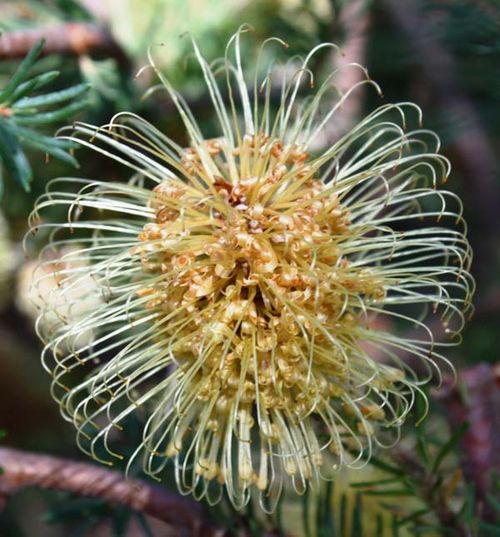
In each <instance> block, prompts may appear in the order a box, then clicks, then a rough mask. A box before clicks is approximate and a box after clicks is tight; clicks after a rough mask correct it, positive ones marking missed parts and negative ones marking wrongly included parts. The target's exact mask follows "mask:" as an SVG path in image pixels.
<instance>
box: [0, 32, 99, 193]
mask: <svg viewBox="0 0 500 537" xmlns="http://www.w3.org/2000/svg"><path fill="white" fill-rule="evenodd" d="M43 44H44V43H43V40H41V41H39V42H38V43H37V44H36V45H34V46H33V48H32V49H31V50H30V52H29V53H28V54H27V56H26V57H25V58H24V60H23V61H22V62H21V63H20V65H19V66H18V68H17V70H16V71H15V72H14V74H13V75H12V77H11V78H10V80H9V82H8V83H7V84H6V85H5V86H4V88H3V89H1V90H0V164H1V165H2V166H1V167H0V194H1V192H2V189H3V183H2V182H1V179H2V177H1V169H2V167H3V169H5V170H7V172H8V173H9V174H10V176H11V177H12V178H13V179H14V180H15V181H16V182H17V183H18V184H19V185H21V186H22V187H23V188H24V190H25V191H29V189H30V183H31V181H32V179H33V172H32V169H31V165H30V163H29V160H28V157H27V156H26V153H25V151H26V150H34V151H41V152H43V153H46V154H47V155H50V156H52V157H54V158H56V159H58V160H61V161H64V162H66V163H68V164H71V165H72V166H75V167H76V166H78V163H77V161H76V159H75V158H74V157H73V156H72V155H71V154H70V153H69V150H70V149H71V143H70V142H68V141H67V140H61V139H57V138H53V137H51V136H47V135H44V134H42V133H40V132H39V129H40V128H43V127H49V126H50V127H52V126H54V125H57V124H60V123H61V122H67V121H68V120H69V119H70V118H71V117H72V116H73V115H74V114H76V113H77V112H79V111H81V110H83V109H84V108H85V106H86V105H87V102H86V100H85V94H86V93H87V90H88V88H89V85H88V84H78V85H75V86H72V87H69V88H66V89H63V90H59V91H51V92H49V93H43V94H38V90H40V89H42V88H44V87H45V86H47V85H48V84H49V83H50V82H52V81H53V80H54V79H55V78H57V76H58V75H59V73H58V72H57V71H49V72H45V73H41V74H38V75H35V76H30V72H31V70H32V69H33V67H34V66H35V63H36V60H37V58H38V56H39V55H40V52H41V50H42V48H43Z"/></svg>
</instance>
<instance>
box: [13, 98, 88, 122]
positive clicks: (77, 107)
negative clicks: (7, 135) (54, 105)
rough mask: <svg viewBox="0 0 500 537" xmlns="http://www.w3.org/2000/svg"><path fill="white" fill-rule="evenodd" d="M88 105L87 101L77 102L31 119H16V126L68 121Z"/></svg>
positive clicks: (30, 117)
mask: <svg viewBox="0 0 500 537" xmlns="http://www.w3.org/2000/svg"><path fill="white" fill-rule="evenodd" d="M87 104H88V103H87V102H86V101H77V102H75V103H71V104H69V105H68V106H64V107H63V108H60V109H59V110H54V111H53V112H43V113H40V114H35V115H32V116H29V117H16V118H15V121H16V124H18V125H22V126H31V125H48V124H50V123H55V122H56V121H61V120H63V119H67V118H68V117H69V116H72V115H73V114H76V113H77V112H80V111H81V110H83V109H84V108H85V107H86V106H87Z"/></svg>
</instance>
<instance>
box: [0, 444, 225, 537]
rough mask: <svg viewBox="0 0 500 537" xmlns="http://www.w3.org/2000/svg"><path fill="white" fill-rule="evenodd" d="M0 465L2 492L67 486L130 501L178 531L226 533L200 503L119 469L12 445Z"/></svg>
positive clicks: (1, 453)
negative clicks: (211, 521) (208, 518)
mask: <svg viewBox="0 0 500 537" xmlns="http://www.w3.org/2000/svg"><path fill="white" fill-rule="evenodd" d="M0 467H1V468H2V470H3V473H2V474H1V475H0V495H3V496H10V495H11V494H13V493H15V492H16V491H17V490H18V489H21V488H23V487H32V486H35V487H41V488H45V489H56V490H63V491H67V492H73V493H76V494H81V495H84V496H90V497H95V498H102V499H103V500H106V501H109V502H112V503H117V504H121V505H125V506H127V507H129V508H130V509H133V510H135V511H140V512H142V513H144V514H146V515H150V516H152V517H154V518H156V519H158V520H162V521H163V522H166V523H168V524H170V525H171V526H173V527H175V528H176V530H177V532H178V533H176V535H189V536H196V535H200V536H201V535H203V536H207V537H208V536H212V537H215V536H220V537H222V536H223V535H224V534H225V532H224V530H221V529H220V528H215V527H213V526H211V525H210V524H209V523H207V521H206V520H205V519H204V515H203V512H202V507H201V504H199V503H197V502H195V501H193V500H189V499H187V498H183V497H181V496H179V495H177V494H175V493H173V492H170V491H168V490H166V489H165V488H163V487H160V486H157V485H152V484H149V483H146V482H144V481H140V480H132V479H125V478H124V477H123V476H122V475H121V474H120V473H119V472H114V471H111V470H107V469H104V468H99V467H97V466H94V465H92V464H88V463H80V462H76V461H68V460H65V459H61V458H57V457H51V456H48V455H39V454H35V453H28V452H25V451H20V450H17V449H11V448H0Z"/></svg>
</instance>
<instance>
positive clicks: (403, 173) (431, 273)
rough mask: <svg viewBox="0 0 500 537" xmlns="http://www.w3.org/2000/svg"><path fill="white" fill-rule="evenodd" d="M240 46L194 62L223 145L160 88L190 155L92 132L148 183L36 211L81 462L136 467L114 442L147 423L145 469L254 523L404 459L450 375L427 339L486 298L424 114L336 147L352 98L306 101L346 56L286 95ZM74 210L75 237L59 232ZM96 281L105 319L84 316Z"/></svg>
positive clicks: (65, 193) (50, 361)
mask: <svg viewBox="0 0 500 537" xmlns="http://www.w3.org/2000/svg"><path fill="white" fill-rule="evenodd" d="M241 33H242V31H240V32H238V33H237V34H235V36H234V37H233V38H232V39H231V40H230V42H229V44H228V46H227V50H226V55H225V57H224V59H223V60H222V61H219V62H215V63H214V64H212V65H209V64H208V63H207V62H206V61H205V59H204V58H203V57H202V55H201V53H200V51H199V50H198V48H197V46H196V43H194V45H193V46H194V52H195V55H196V57H197V59H198V62H199V65H200V68H201V70H202V72H203V75H204V77H205V80H206V84H207V89H208V92H209V94H210V97H211V100H212V103H213V108H214V111H215V115H216V117H217V120H218V123H219V126H220V133H219V134H218V135H217V136H215V137H210V138H206V137H204V135H203V134H202V132H201V130H200V127H199V126H198V124H197V122H196V120H195V118H194V117H193V114H192V113H191V111H190V110H189V107H188V106H187V105H186V103H185V101H184V100H183V99H182V97H181V96H180V95H179V94H178V93H177V92H176V91H175V89H174V88H173V87H172V86H171V84H170V83H169V81H168V79H166V78H165V77H164V76H163V74H162V73H160V72H158V73H157V74H158V76H159V77H160V79H161V82H162V84H163V87H164V88H165V89H166V91H167V92H168V94H169V95H170V97H171V99H172V101H173V102H174V104H175V106H176V107H177V110H178V112H179V114H180V117H181V119H182V121H183V123H184V125H185V127H186V130H187V133H188V135H189V139H190V145H189V147H182V146H180V145H178V144H177V143H176V142H174V141H173V140H171V139H169V138H167V137H166V136H165V135H164V134H162V133H161V132H159V131H158V130H157V129H155V127H153V126H152V125H151V124H149V123H147V122H146V121H144V120H143V119H141V118H140V117H137V116H135V115H133V114H128V113H123V114H119V115H118V116H116V117H115V118H114V119H113V120H112V122H111V123H110V124H108V125H105V126H103V127H100V128H96V127H93V126H91V125H87V124H82V123H80V124H77V125H76V126H75V127H74V132H72V134H71V135H68V136H69V137H70V138H71V139H73V140H76V141H78V142H79V143H80V144H82V145H84V146H88V147H91V148H93V149H95V150H96V151H99V152H101V153H102V154H104V155H106V156H107V157H110V158H114V159H115V160H117V161H119V162H121V163H122V164H124V165H126V166H128V167H129V168H131V169H132V170H133V171H134V176H133V178H132V179H131V181H130V182H129V183H128V184H122V183H115V182H107V181H98V180H83V179H57V180H55V181H53V182H52V184H51V185H50V187H49V189H48V192H47V194H46V195H44V196H42V197H41V198H40V199H39V201H38V203H37V206H36V208H35V211H34V213H33V227H34V228H47V229H50V230H51V231H52V233H51V240H50V243H49V245H48V246H47V247H46V248H45V250H44V251H43V252H42V254H41V264H42V266H43V267H44V268H45V270H43V271H40V272H39V274H41V275H40V276H39V278H38V281H37V282H35V285H34V289H35V290H36V289H37V288H39V287H43V288H44V293H43V296H42V297H41V299H42V301H43V307H42V311H41V314H40V317H39V322H38V329H39V333H40V336H41V338H42V339H43V341H44V342H45V343H46V347H45V349H44V352H43V362H44V364H45V367H46V368H47V370H48V371H49V372H50V374H51V375H52V378H53V394H54V397H55V398H56V399H57V401H58V402H59V403H60V405H61V409H62V413H63V415H64V416H65V417H66V418H67V419H68V420H70V421H72V422H73V423H74V425H75V427H76V428H77V431H78V443H79V445H80V446H81V447H82V449H83V450H85V451H87V452H88V453H89V454H91V455H92V456H93V457H95V458H96V459H99V460H103V461H105V462H108V461H112V459H113V458H114V457H118V458H120V457H121V455H120V454H119V453H117V452H116V451H115V448H114V447H112V446H113V441H114V440H115V439H116V437H118V436H119V434H120V431H121V429H122V427H123V423H124V421H125V420H126V419H127V417H128V416H129V415H130V414H132V413H137V414H139V415H140V416H142V417H143V418H144V421H145V424H144V430H143V436H142V441H141V442H140V445H139V446H138V448H137V450H136V452H135V453H134V454H133V456H132V457H131V458H130V462H129V465H131V464H133V462H134V461H135V460H142V462H143V468H144V470H145V471H146V472H147V473H148V474H150V475H153V476H157V475H160V474H161V473H162V472H163V470H164V468H165V466H166V465H167V462H168V461H169V460H172V461H173V464H174V468H175V475H176V479H177V483H178V486H179V488H180V490H181V491H183V492H192V493H194V494H195V495H196V496H198V497H202V496H207V497H208V498H209V500H211V501H216V500H217V499H218V498H219V497H220V494H221V492H222V490H223V488H224V487H225V488H226V490H227V493H228V495H229V497H230V499H231V501H232V502H233V503H234V505H235V506H236V507H241V506H243V505H244V504H245V503H246V502H247V501H248V499H249V497H250V494H251V491H252V490H255V491H258V492H259V493H260V495H261V498H262V500H263V503H265V504H266V505H267V503H266V502H268V500H270V501H271V502H272V501H273V500H275V499H276V498H277V497H278V496H279V493H280V491H281V489H282V487H283V485H284V484H286V483H291V484H292V485H293V486H294V488H295V489H296V490H297V491H298V492H302V491H303V490H305V488H306V487H307V486H308V484H310V483H314V482H316V481H317V480H318V479H319V476H320V475H326V476H328V475H330V474H331V473H332V471H334V470H336V469H338V468H340V467H342V466H343V465H350V466H357V465H360V464H362V463H363V462H364V461H365V460H366V459H367V458H369V455H370V453H371V450H372V447H373V446H374V445H387V444H389V445H390V444H391V443H392V442H394V441H396V440H397V439H398V436H399V430H400V426H401V424H402V423H403V421H404V419H405V418H406V416H407V415H408V413H409V411H410V409H411V407H412V404H413V402H414V399H415V397H416V395H417V394H418V393H421V385H422V384H424V383H425V382H427V381H428V380H429V378H430V376H431V375H432V373H433V371H434V372H436V373H437V374H438V375H439V374H440V367H439V362H441V361H444V360H445V358H444V357H443V356H441V355H440V354H439V353H438V352H437V349H438V347H439V345H442V344H440V343H438V342H436V341H434V337H433V333H432V329H431V328H430V326H434V325H435V324H436V322H435V321H433V322H432V323H427V321H426V319H427V318H428V317H429V316H433V317H434V318H435V319H438V320H440V321H441V322H442V324H443V325H444V326H445V327H446V328H447V330H448V331H450V332H453V333H454V334H458V333H459V332H460V330H461V328H462V325H463V322H464V317H465V315H466V314H467V311H468V310H469V309H470V308H471V306H470V298H471V294H472V290H473V282H472V280H471V277H470V275H469V272H468V270H469V265H470V260H471V252H470V247H469V244H468V242H467V240H466V238H465V224H464V221H463V219H462V216H461V204H460V201H459V200H458V199H457V197H456V196H455V195H454V194H452V193H450V192H447V191H444V190H440V189H438V188H437V187H438V183H439V182H441V181H442V180H445V179H446V178H447V176H448V172H449V164H448V161H447V160H446V158H444V157H443V156H442V155H440V154H439V153H438V150H439V140H438V139H437V137H436V135H435V134H434V133H432V132H430V131H427V130H424V129H422V128H417V129H416V130H410V131H406V130H405V127H406V118H407V117H408V116H410V117H411V116H412V115H413V116H417V118H419V117H420V111H419V109H418V107H416V105H413V104H411V103H403V104H387V105H384V106H382V107H380V108H378V109H377V110H375V111H374V112H372V113H371V114H370V115H368V116H367V117H365V118H364V119H363V120H361V121H360V122H359V123H358V124H357V125H356V126H355V127H354V128H353V129H352V130H351V131H350V132H349V133H347V134H346V135H344V136H343V137H340V138H339V139H337V140H335V141H333V142H330V143H329V145H328V146H326V147H322V148H321V146H322V144H323V145H324V141H322V133H324V132H325V129H326V127H327V126H328V124H329V122H331V121H335V113H336V111H337V110H338V108H339V107H340V106H341V104H342V103H343V102H344V101H345V99H347V98H349V96H350V94H351V90H350V91H348V92H347V93H345V94H339V95H338V96H337V97H334V96H333V92H332V90H335V76H336V73H332V74H331V75H329V76H328V77H326V79H325V81H324V83H323V84H322V85H320V86H319V87H317V88H313V89H312V90H311V89H309V90H308V88H307V87H306V86H307V85H306V84H305V81H307V79H308V78H309V66H310V63H311V61H312V59H313V58H314V56H315V54H316V53H318V51H319V50H321V49H322V48H323V47H327V46H331V45H320V46H318V47H316V48H315V49H314V50H313V51H311V53H310V54H309V55H308V56H307V57H306V58H305V59H302V60H300V61H299V64H298V65H297V64H296V62H297V61H298V60H296V59H295V60H294V61H291V62H289V63H288V64H287V65H286V67H285V68H282V69H281V73H282V75H280V76H282V77H283V80H282V81H281V83H280V85H279V87H278V89H276V84H277V80H276V77H277V76H278V75H277V73H278V70H277V69H276V68H275V67H274V66H273V64H272V63H271V62H269V64H268V68H267V71H266V72H264V75H263V77H262V78H259V77H260V76H261V74H262V70H261V68H260V67H259V63H262V62H261V61H260V60H261V59H262V57H263V56H265V54H264V51H265V53H266V54H267V50H268V47H269V46H270V45H271V44H272V43H273V41H275V42H276V41H278V42H279V40H268V41H266V42H265V43H264V44H263V45H262V47H261V51H260V52H261V53H260V54H259V61H257V67H256V70H255V73H254V75H253V78H252V77H250V74H249V73H245V72H244V71H243V68H242V61H241V53H240V38H241ZM275 44H276V43H275ZM151 65H152V66H153V67H154V61H153V60H152V59H151ZM346 68H353V69H358V68H359V69H362V68H361V67H359V66H357V65H350V66H347V67H346ZM219 78H221V79H222V82H223V83H222V84H220V82H219ZM364 83H366V84H369V85H373V86H374V87H377V86H376V85H375V84H374V83H373V82H372V81H370V80H369V79H368V78H367V79H366V80H365V81H364ZM252 86H253V89H251V90H249V89H248V88H249V87H250V88H252ZM308 91H309V92H310V93H309V95H306V96H304V93H307V92H308ZM276 94H279V102H278V105H277V106H275V103H274V99H275V97H274V96H275V95H276ZM226 103H228V104H226ZM327 105H328V107H327ZM318 148H320V149H318ZM75 185H77V187H78V188H77V191H76V192H75ZM53 206H63V207H66V209H67V220H66V221H63V222H55V223H54V222H50V221H47V220H46V219H45V220H44V218H43V213H44V212H46V211H47V209H48V208H49V207H53ZM48 268H50V270H49V269H48ZM54 271H55V272H56V273H57V274H56V275H57V278H56V279H57V282H58V284H57V286H56V287H54V288H53V290H52V291H51V292H50V293H47V292H46V290H45V287H46V286H44V284H43V282H44V280H45V279H46V278H49V277H50V278H52V279H54ZM89 277H90V278H91V279H92V281H93V284H92V285H89V286H88V293H89V294H90V295H92V299H89V297H86V299H85V300H83V299H80V298H76V299H75V296H76V297H80V296H81V289H82V283H83V282H86V281H88V280H89ZM75 293H76V294H75ZM96 299H97V302H96ZM46 319H48V320H50V322H45V320H46ZM54 319H58V321H59V322H57V323H56V322H54ZM410 329H411V331H410V332H409V330H410ZM449 344H451V343H450V342H448V343H446V345H449ZM403 355H404V357H405V358H406V359H407V358H409V357H410V358H411V359H412V362H413V363H415V362H416V361H417V362H418V363H419V365H420V367H419V372H420V373H419V375H417V373H416V372H415V371H414V370H413V369H412V367H411V366H410V364H409V362H406V361H404V360H403V359H402V356H403ZM80 371H81V373H79V372H80ZM422 371H423V374H422ZM102 447H104V448H105V452H106V453H107V457H106V458H105V457H104V456H103V455H102V452H103V450H102Z"/></svg>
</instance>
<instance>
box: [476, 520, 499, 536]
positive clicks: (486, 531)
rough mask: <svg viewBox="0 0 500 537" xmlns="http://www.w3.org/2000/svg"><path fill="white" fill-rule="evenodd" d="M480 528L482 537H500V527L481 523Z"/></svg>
mask: <svg viewBox="0 0 500 537" xmlns="http://www.w3.org/2000/svg"><path fill="white" fill-rule="evenodd" d="M479 528H480V529H481V537H500V526H497V525H493V524H489V523H488V522H481V524H480V525H479Z"/></svg>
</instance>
